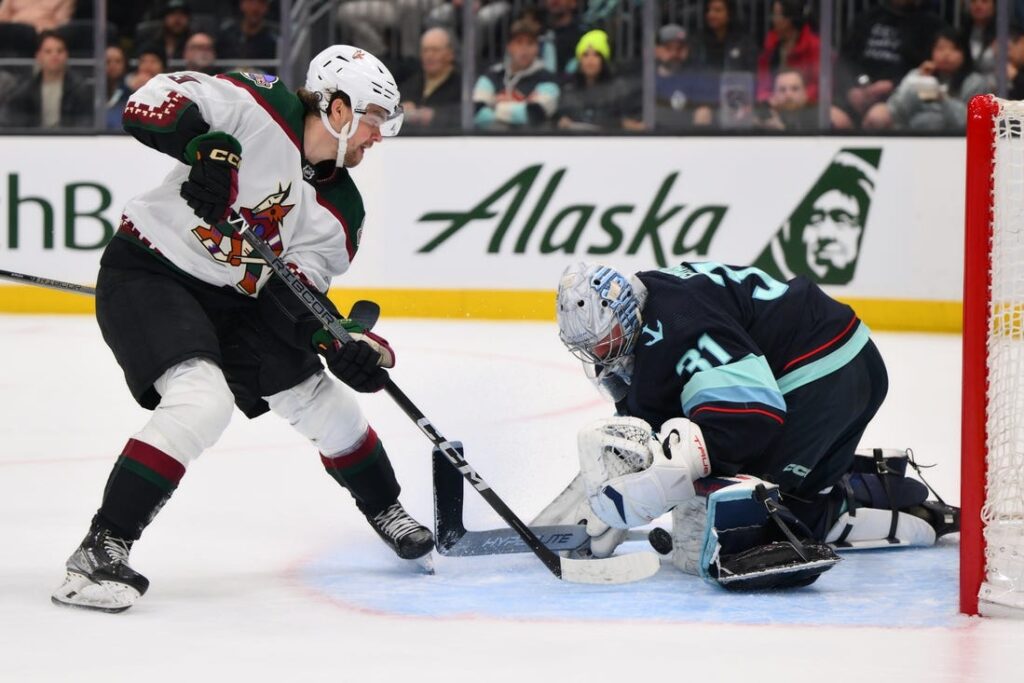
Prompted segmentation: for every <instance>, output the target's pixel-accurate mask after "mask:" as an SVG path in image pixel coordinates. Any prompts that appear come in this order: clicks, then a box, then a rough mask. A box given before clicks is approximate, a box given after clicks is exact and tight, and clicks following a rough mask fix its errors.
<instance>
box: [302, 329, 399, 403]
mask: <svg viewBox="0 0 1024 683" xmlns="http://www.w3.org/2000/svg"><path fill="white" fill-rule="evenodd" d="M340 322H341V323H342V325H343V326H344V327H345V329H346V330H347V331H348V332H349V334H350V335H351V336H352V341H349V342H345V343H342V342H340V341H338V340H337V339H335V338H334V337H333V336H332V335H331V333H330V332H328V331H327V330H325V329H321V330H318V331H317V332H316V333H315V334H314V335H313V346H314V347H315V348H316V350H317V352H319V353H320V354H322V355H323V357H324V359H325V360H326V361H327V367H328V369H329V370H330V371H331V373H332V374H333V375H334V376H335V377H337V378H338V379H340V380H341V381H342V382H344V383H345V384H347V385H348V386H350V387H352V388H353V389H355V390H356V391H359V392H363V393H371V392H374V391H380V390H381V389H382V388H384V385H385V384H387V381H388V373H387V371H386V370H385V369H384V368H392V367H394V366H395V352H394V351H392V349H391V346H390V345H389V344H388V342H387V340H385V339H384V338H383V337H379V336H377V335H376V334H374V333H372V332H369V331H365V330H363V328H362V327H361V326H360V325H358V324H357V323H354V322H352V321H351V320H342V321H340Z"/></svg>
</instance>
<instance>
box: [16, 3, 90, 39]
mask: <svg viewBox="0 0 1024 683" xmlns="http://www.w3.org/2000/svg"><path fill="white" fill-rule="evenodd" d="M74 13H75V0H0V21H8V22H11V23H15V24H28V25H29V26H32V27H33V28H35V30H36V31H38V32H39V33H42V32H43V31H51V30H53V29H55V28H59V27H61V26H63V25H64V24H66V23H68V21H70V20H71V16H72V15H73V14H74Z"/></svg>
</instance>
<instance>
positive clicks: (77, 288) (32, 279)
mask: <svg viewBox="0 0 1024 683" xmlns="http://www.w3.org/2000/svg"><path fill="white" fill-rule="evenodd" d="M0 278H3V279H4V280H10V281H12V282H22V283H27V284H30V285H36V286H37V287H46V288H47V289H56V290H58V291H61V292H74V293H75V294H87V295H90V296H92V295H94V294H96V289H95V288H94V287H86V286H85V285H76V284H75V283H73V282H61V281H60V280H51V279H49V278H45V277H36V276H35V275H25V274H24V273H15V272H12V271H10V270H0Z"/></svg>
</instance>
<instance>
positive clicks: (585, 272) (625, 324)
mask: <svg viewBox="0 0 1024 683" xmlns="http://www.w3.org/2000/svg"><path fill="white" fill-rule="evenodd" d="M641 290H642V286H641ZM644 293H645V292H643V291H641V292H639V293H638V292H637V291H636V290H635V289H634V287H633V285H632V284H631V283H630V281H629V278H628V277H627V276H625V275H623V274H622V273H620V272H619V271H617V270H615V269H614V268H609V267H607V266H602V265H598V264H596V263H583V262H581V263H574V264H573V265H571V266H569V267H568V268H566V269H565V271H564V272H563V273H562V279H561V281H560V282H559V283H558V308H557V311H556V314H557V318H558V337H559V339H561V340H562V343H563V344H565V345H566V347H567V348H568V349H569V351H570V353H572V355H574V356H576V357H577V358H579V359H580V360H582V361H583V362H584V363H601V364H604V365H607V364H610V363H613V362H614V361H616V360H619V359H620V358H623V357H625V356H628V355H629V354H631V353H632V352H633V347H634V346H635V345H636V339H637V336H638V335H639V333H640V326H641V321H640V308H641V307H642V306H643V301H642V297H643V294H644Z"/></svg>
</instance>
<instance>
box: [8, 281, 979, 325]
mask: <svg viewBox="0 0 1024 683" xmlns="http://www.w3.org/2000/svg"><path fill="white" fill-rule="evenodd" d="M330 296H331V299H332V300H333V301H334V302H335V303H336V304H337V305H338V307H339V308H340V309H341V310H342V311H344V310H346V309H347V308H348V305H349V304H350V303H351V302H353V301H356V300H357V299H371V300H373V301H376V302H377V303H379V304H380V307H381V312H382V315H384V316H387V317H392V318H461V319H468V320H554V319H555V293H554V290H550V291H543V290H542V291H537V290H497V289H348V288H334V289H332V290H331V294H330ZM839 298H840V300H841V301H843V302H845V303H847V304H849V305H850V306H852V307H853V309H854V310H855V311H857V314H858V315H859V316H860V318H861V319H862V320H863V321H864V322H866V323H867V324H868V327H870V328H871V329H873V330H891V331H907V332H909V331H914V332H950V333H959V332H960V331H961V329H962V321H963V304H961V303H960V302H959V301H918V300H913V299H859V298H847V297H839ZM94 311H95V305H94V303H93V298H92V297H90V296H85V295H82V294H71V293H68V292H59V291H54V290H49V289H43V288H40V287H31V286H25V285H10V286H3V287H0V313H93V312H94Z"/></svg>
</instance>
